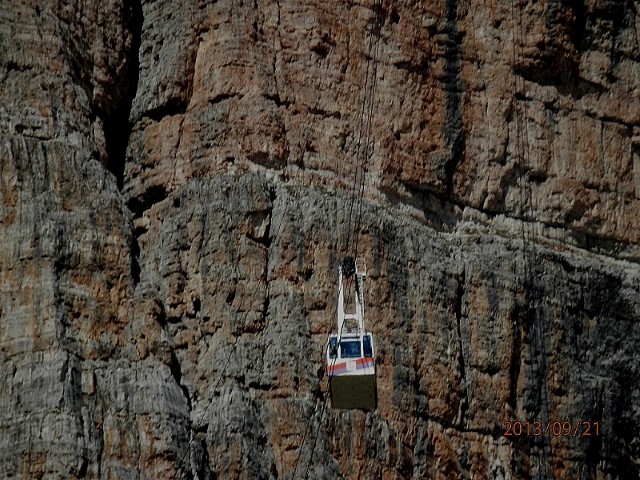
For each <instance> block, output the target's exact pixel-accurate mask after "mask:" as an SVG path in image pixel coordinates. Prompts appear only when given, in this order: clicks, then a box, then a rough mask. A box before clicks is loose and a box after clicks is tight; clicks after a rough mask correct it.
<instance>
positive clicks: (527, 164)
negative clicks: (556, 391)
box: [511, 0, 549, 478]
mask: <svg viewBox="0 0 640 480" xmlns="http://www.w3.org/2000/svg"><path fill="white" fill-rule="evenodd" d="M511 16H512V21H513V23H514V46H513V69H514V109H515V119H516V156H517V157H519V158H520V159H521V163H520V166H519V171H520V200H521V205H522V207H521V208H522V229H521V232H522V242H523V250H524V281H525V285H524V291H525V303H526V312H527V315H526V321H527V325H526V326H525V328H526V330H525V331H527V330H529V331H530V332H531V334H532V335H531V338H530V341H529V355H530V357H531V361H532V362H535V364H536V365H537V367H538V368H540V369H542V370H544V373H545V375H546V370H547V368H546V348H545V345H544V341H543V339H542V333H541V325H540V312H539V307H540V306H539V301H540V292H539V285H538V278H537V277H538V265H537V260H536V257H537V255H536V252H535V239H534V238H533V235H534V232H533V231H532V230H533V228H534V225H533V223H532V224H531V226H530V228H528V227H527V225H526V223H527V221H530V222H533V221H534V208H533V193H532V189H531V185H530V184H529V182H528V180H527V179H526V178H525V175H526V173H525V171H526V169H527V168H528V169H530V170H531V169H532V166H531V159H530V149H529V128H528V120H527V111H526V103H525V104H524V107H523V108H524V111H523V112H522V116H523V122H524V135H525V139H524V142H522V140H521V136H522V127H521V126H520V113H519V110H518V98H517V94H518V75H517V73H516V61H517V54H516V48H517V43H518V42H519V43H520V44H522V42H523V39H524V33H523V27H522V12H521V11H520V10H518V18H517V19H516V13H515V6H514V0H511ZM520 54H521V55H523V52H522V47H521V51H520ZM522 90H523V92H525V90H526V89H525V80H524V79H523V80H522ZM527 214H528V215H527ZM527 216H528V219H527ZM531 303H534V306H533V307H532V305H531ZM538 350H539V351H540V358H539V359H538V360H534V355H535V354H536V352H537V351H538ZM539 388H540V389H539V391H538V394H539V395H540V398H539V401H540V410H541V411H540V413H541V414H542V415H543V417H544V418H541V420H542V421H545V418H548V409H549V405H548V402H549V399H548V391H547V389H546V388H544V386H540V387H539ZM535 443H538V442H535ZM540 443H542V445H540V446H539V448H540V456H539V465H538V475H539V478H547V476H548V468H549V462H548V458H547V442H546V440H545V439H544V438H541V439H540Z"/></svg>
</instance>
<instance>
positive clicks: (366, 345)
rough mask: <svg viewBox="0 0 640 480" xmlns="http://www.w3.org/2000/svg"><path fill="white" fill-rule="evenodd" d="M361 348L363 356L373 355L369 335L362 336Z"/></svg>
mask: <svg viewBox="0 0 640 480" xmlns="http://www.w3.org/2000/svg"><path fill="white" fill-rule="evenodd" d="M362 349H363V351H364V356H365V357H367V358H371V357H373V347H372V346H371V335H365V336H364V337H362Z"/></svg>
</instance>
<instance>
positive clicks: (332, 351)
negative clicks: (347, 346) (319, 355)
mask: <svg viewBox="0 0 640 480" xmlns="http://www.w3.org/2000/svg"><path fill="white" fill-rule="evenodd" d="M337 356H338V339H337V338H335V337H332V338H330V339H329V358H336V357H337Z"/></svg>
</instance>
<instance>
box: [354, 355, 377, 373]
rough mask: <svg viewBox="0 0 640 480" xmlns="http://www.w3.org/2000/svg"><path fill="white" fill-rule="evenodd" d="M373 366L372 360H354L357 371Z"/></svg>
mask: <svg viewBox="0 0 640 480" xmlns="http://www.w3.org/2000/svg"><path fill="white" fill-rule="evenodd" d="M374 365H375V362H374V361H373V358H359V359H358V360H356V368H357V369H358V370H361V369H363V368H367V367H373V366H374Z"/></svg>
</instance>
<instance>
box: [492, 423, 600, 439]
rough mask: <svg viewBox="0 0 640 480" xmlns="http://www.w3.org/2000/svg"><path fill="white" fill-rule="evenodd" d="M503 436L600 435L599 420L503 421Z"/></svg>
mask: <svg viewBox="0 0 640 480" xmlns="http://www.w3.org/2000/svg"><path fill="white" fill-rule="evenodd" d="M502 427H503V428H504V432H503V435H504V436H505V437H510V436H514V437H525V436H526V437H543V436H544V437H590V436H599V435H600V422H597V421H596V422H591V421H587V420H578V421H570V420H565V421H557V420H549V421H546V422H538V421H533V422H520V421H515V422H508V421H507V422H504V423H503V424H502Z"/></svg>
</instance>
